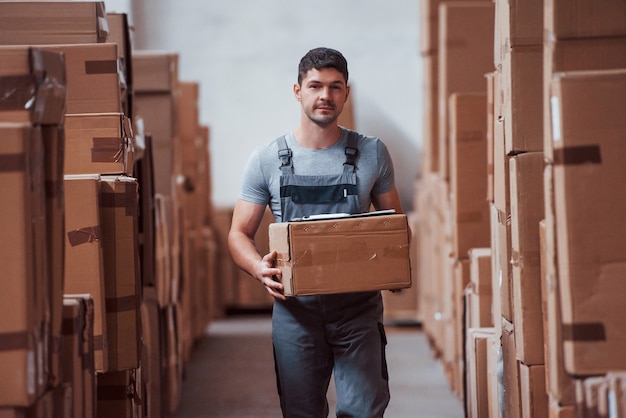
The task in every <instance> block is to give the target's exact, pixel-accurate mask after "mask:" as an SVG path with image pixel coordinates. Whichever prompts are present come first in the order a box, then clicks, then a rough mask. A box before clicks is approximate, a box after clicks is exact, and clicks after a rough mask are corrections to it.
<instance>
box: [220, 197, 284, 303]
mask: <svg viewBox="0 0 626 418" xmlns="http://www.w3.org/2000/svg"><path fill="white" fill-rule="evenodd" d="M264 213H265V206H264V205H259V204H256V203H250V202H246V201H245V200H241V199H239V200H238V201H237V203H236V204H235V210H234V212H233V220H232V223H231V226H230V232H229V233H228V248H229V249H230V253H231V255H232V257H233V260H235V263H236V264H237V265H238V266H239V267H240V268H241V269H243V270H245V271H246V272H247V273H248V274H250V275H251V276H252V277H254V278H255V279H257V280H258V281H260V282H261V283H262V284H263V285H264V286H265V288H266V289H267V291H268V293H269V294H270V295H272V296H273V297H275V298H278V299H285V296H284V295H283V285H282V284H281V283H280V282H278V281H276V280H274V277H278V278H280V274H281V272H280V269H278V268H275V267H274V261H275V259H276V251H272V252H271V253H269V254H266V255H265V256H262V255H261V254H259V251H258V250H257V248H256V244H255V242H254V236H255V234H256V231H257V229H258V228H259V225H260V223H261V220H262V219H263V214H264Z"/></svg>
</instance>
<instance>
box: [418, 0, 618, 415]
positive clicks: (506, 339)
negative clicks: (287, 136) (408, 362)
mask: <svg viewBox="0 0 626 418" xmlns="http://www.w3.org/2000/svg"><path fill="white" fill-rule="evenodd" d="M433 3H434V2H432V1H423V2H422V4H423V5H426V4H428V6H424V7H423V8H422V10H423V11H427V10H429V7H432V5H433ZM464 5H465V3H459V2H450V3H446V2H443V3H441V4H439V11H440V15H439V20H438V21H437V24H436V25H435V24H434V20H433V19H432V18H431V19H427V18H426V16H424V17H423V19H422V21H423V22H430V24H428V25H427V26H426V27H425V32H423V33H427V34H428V35H429V36H428V37H425V38H424V39H429V40H430V42H431V44H432V43H433V42H432V38H433V37H434V36H439V40H438V45H440V46H441V45H442V43H445V39H446V36H447V35H446V31H445V22H444V20H445V16H446V12H445V11H444V10H445V9H446V8H453V7H458V8H462V7H463V6H464ZM465 6H466V7H467V6H468V5H465ZM460 15H461V16H462V17H460V19H462V18H465V19H467V23H466V24H468V25H469V24H471V23H470V22H473V21H475V20H476V18H475V17H472V14H471V13H470V12H467V13H464V14H460ZM625 15H626V7H625V6H624V5H623V4H622V3H621V2H613V3H611V4H610V5H609V4H605V5H603V6H600V5H599V4H598V3H597V2H593V1H582V2H575V3H571V2H566V1H559V0H545V1H540V0H535V1H528V2H521V1H514V0H497V1H495V14H494V16H493V17H492V19H493V24H494V26H493V28H494V32H493V42H491V43H483V44H482V45H481V47H482V48H483V49H487V48H491V51H492V59H493V67H492V69H491V70H488V71H484V76H485V80H486V83H485V89H483V88H477V89H476V91H474V92H471V91H470V92H464V91H462V90H461V91H459V92H454V91H446V84H445V81H440V83H439V91H438V93H437V95H438V97H439V99H440V101H439V104H440V107H439V108H436V107H435V106H434V105H433V104H432V97H431V96H432V94H431V92H432V89H426V91H425V93H426V99H425V100H426V102H425V107H426V109H427V112H428V113H427V117H426V122H427V123H426V126H425V146H424V153H425V155H424V159H425V160H426V161H425V163H424V164H423V165H422V167H423V170H422V172H421V176H420V179H419V181H418V186H417V195H416V206H417V207H418V214H419V217H420V219H424V220H425V221H423V224H422V225H421V226H420V231H421V232H422V237H420V240H421V242H427V243H428V244H427V245H422V250H421V251H420V253H419V254H420V258H419V260H418V265H420V269H421V271H420V275H422V277H428V276H429V275H430V276H431V277H436V278H437V280H438V281H440V282H441V284H433V283H432V282H431V283H430V284H429V283H427V281H426V280H422V281H420V297H421V300H420V303H423V304H424V305H426V306H427V308H425V311H426V312H427V314H426V316H425V320H424V324H425V329H426V331H427V333H428V334H429V336H430V337H431V339H433V342H434V345H435V347H437V348H438V350H437V351H436V353H437V354H442V361H443V362H444V364H447V363H449V362H450V361H453V357H452V356H450V355H449V354H447V352H448V351H452V352H454V351H455V350H456V348H454V347H458V344H457V343H456V340H455V338H450V335H452V334H454V335H455V336H457V337H458V336H459V335H461V336H462V338H464V340H463V342H464V344H465V347H466V351H465V354H466V355H465V357H464V361H465V365H464V366H465V374H464V377H465V382H466V385H467V386H466V388H467V390H466V391H465V392H464V393H461V396H465V397H466V399H465V405H466V412H467V413H468V416H470V417H474V416H489V417H492V418H495V417H502V416H507V417H509V416H510V417H542V416H545V417H547V416H550V417H569V416H573V415H574V414H575V413H576V414H578V416H581V417H582V416H584V417H587V416H607V415H609V414H613V415H610V416H621V415H618V412H617V411H618V410H619V406H620V405H621V403H620V402H621V398H620V396H622V397H623V395H622V392H620V390H621V383H620V382H621V380H620V378H619V377H617V375H618V371H619V370H623V369H624V366H625V365H624V364H623V356H621V355H620V354H618V353H623V350H624V346H623V341H624V338H623V336H624V332H625V330H624V326H623V323H621V322H622V321H620V317H619V314H618V313H617V309H618V306H619V302H618V297H617V296H616V295H618V294H621V293H622V291H623V289H622V288H621V286H622V285H621V284H620V283H619V280H617V278H618V277H623V274H624V271H623V268H622V267H623V266H622V265H623V261H624V260H623V254H624V253H625V251H624V249H625V247H626V243H625V242H624V240H623V237H622V236H621V235H623V234H621V235H620V233H619V232H618V231H621V230H622V229H623V228H620V226H622V225H623V220H621V218H620V217H619V215H618V213H621V212H623V210H624V208H623V207H622V206H623V203H624V199H623V196H622V194H621V193H620V192H618V191H617V190H616V189H615V188H614V187H612V186H611V184H615V181H616V179H618V178H619V179H621V178H624V174H625V173H624V172H623V167H624V165H623V164H620V163H619V162H618V161H619V160H620V158H622V159H623V158H624V156H623V155H622V154H623V152H622V148H623V147H619V146H618V145H617V144H618V141H617V138H618V137H619V136H620V135H622V136H623V133H624V132H625V131H626V128H625V127H624V124H623V118H621V117H619V116H618V114H620V112H622V113H623V108H624V106H625V104H624V103H623V102H624V100H623V97H624V94H623V90H624V86H626V82H625V80H624V74H625V71H626V63H624V57H626V54H624V50H623V48H624V39H626V38H625V36H626V26H625V25H624V16H625ZM447 16H448V17H450V16H452V14H451V13H450V10H448V14H447ZM431 50H432V49H431ZM482 52H484V51H482ZM438 53H439V54H442V52H441V51H438ZM438 62H439V66H440V68H439V69H438V74H446V75H447V80H452V79H454V77H455V75H454V72H455V71H456V72H459V73H462V74H459V75H457V77H461V75H464V74H468V73H469V72H468V66H469V64H470V63H472V62H473V61H472V60H470V59H466V60H465V62H464V65H463V66H456V68H455V67H452V66H450V65H448V63H447V62H446V60H445V59H439V61H438ZM425 63H426V65H427V66H430V67H432V65H431V62H430V61H429V58H428V55H426V59H425ZM446 66H447V68H446ZM442 67H444V68H442ZM446 72H452V73H453V74H452V75H451V74H448V73H446ZM433 74H434V73H433V72H432V71H431V72H428V71H426V77H425V79H426V80H427V83H431V84H432V76H433ZM485 91H486V100H484V102H483V103H484V106H483V108H482V109H480V108H481V106H482V105H477V106H475V108H476V109H480V110H478V112H480V115H477V116H474V117H473V118H472V120H473V121H476V120H478V119H480V122H478V124H479V125H481V126H483V128H484V129H485V130H486V135H485V138H486V146H485V147H484V148H483V149H484V151H485V152H486V156H485V155H474V154H472V153H471V152H470V151H468V150H463V149H462V148H459V150H463V151H462V152H458V153H457V154H455V152H456V151H455V146H458V145H455V137H456V136H458V135H457V134H455V124H457V125H458V124H459V123H460V121H461V119H460V118H459V115H460V114H461V113H460V112H462V111H463V106H462V103H463V101H467V100H469V97H471V96H472V95H474V96H475V95H478V94H484V93H483V92H485ZM429 94H430V95H429ZM442 96H443V98H445V99H447V100H448V106H449V107H448V108H447V110H446V111H445V113H444V110H442V109H443V107H442V106H441V99H442ZM437 113H438V114H437ZM435 117H437V118H439V119H438V120H439V121H440V123H439V125H438V128H439V132H438V133H437V134H436V135H433V129H432V127H433V124H432V120H433V119H434V118H435ZM442 118H443V119H442ZM429 121H431V122H429ZM483 124H484V125H483ZM464 126H465V127H466V128H468V129H470V130H471V131H472V132H478V131H479V130H480V129H478V128H476V127H471V125H469V124H467V123H465V124H464ZM444 129H447V131H444ZM433 137H438V138H439V139H440V141H439V143H438V146H434V145H433V141H432V138H433ZM622 145H623V144H622ZM455 155H456V156H459V155H461V156H462V157H463V159H464V160H473V161H475V162H476V166H475V167H474V170H473V172H477V170H486V175H485V176H484V179H485V183H486V184H485V185H484V186H485V188H486V189H485V190H486V193H485V194H483V190H482V189H481V190H480V192H478V191H476V192H475V193H480V194H481V197H484V198H485V202H486V204H487V205H488V208H487V209H488V214H489V221H488V222H487V223H486V225H480V224H479V225H476V228H477V230H474V232H473V234H472V235H471V238H472V239H474V238H476V237H477V236H478V235H479V234H480V233H487V234H489V237H490V238H489V239H488V241H487V246H484V247H486V248H481V247H483V245H477V244H479V243H474V242H471V243H469V246H470V248H469V250H468V249H467V248H465V247H460V246H459V242H460V241H459V240H458V237H460V236H463V231H464V230H465V228H467V226H466V225H464V224H463V221H467V220H468V219H469V218H468V216H466V217H465V218H462V217H459V215H458V213H459V212H458V211H459V210H460V209H462V210H464V211H466V212H468V211H469V210H470V208H471V207H472V206H471V204H470V203H469V202H468V201H467V200H465V201H464V200H463V194H462V192H460V191H465V192H469V190H471V189H472V188H473V187H474V184H475V183H473V181H472V180H471V179H469V175H468V174H467V172H464V171H463V170H464V169H466V168H465V167H468V164H469V163H468V161H461V160H459V158H455ZM446 163H447V165H446ZM458 173H462V174H463V175H459V174H458ZM437 189H439V190H444V192H443V194H444V195H446V196H449V199H448V198H447V197H444V198H443V199H442V198H441V197H440V194H441V192H438V191H437ZM455 199H458V202H455ZM438 202H439V203H438ZM461 203H463V204H462V205H461V206H459V204H461ZM597 213H602V216H598V215H595V214H597ZM474 218H476V217H474ZM477 231H479V232H477ZM447 240H450V242H449V243H448V242H447ZM447 250H450V251H447ZM461 251H462V252H463V253H461ZM466 251H469V254H470V261H469V263H470V267H469V270H470V274H469V281H470V284H469V286H466V287H464V286H465V284H466V282H465V280H466V279H464V278H463V274H462V272H463V270H464V269H463V266H462V265H461V266H460V267H459V266H458V265H457V266H456V269H455V270H454V271H456V272H457V274H456V276H454V275H452V274H450V267H449V264H450V259H449V257H448V254H455V256H456V257H459V255H461V254H464V253H465V252H466ZM459 261H460V260H459ZM485 263H490V264H491V266H490V267H491V268H485V267H484V264H485ZM459 272H460V273H459ZM450 277H454V278H453V279H452V283H453V284H452V285H451V284H449V283H450V282H451V279H450ZM480 283H483V286H484V284H488V285H487V286H486V287H481V285H480ZM455 284H456V285H457V286H458V287H455ZM459 289H461V290H462V291H463V292H464V294H465V301H466V302H465V307H463V306H462V305H459V303H458V299H457V297H458V290H459ZM486 289H488V290H486ZM483 294H484V295H485V297H484V298H482V297H481V295H483ZM486 295H489V297H487V296H486ZM451 300H452V301H453V302H450V301H451ZM455 307H456V309H458V310H460V312H464V314H465V319H466V321H465V324H464V326H465V332H464V333H463V332H462V333H461V334H459V331H458V329H459V326H458V325H455V326H454V327H456V329H457V330H456V331H454V333H451V332H450V330H449V329H450V327H449V325H447V324H446V322H447V321H448V318H451V319H452V321H453V322H457V321H458V318H457V316H456V315H455V313H454V312H455V310H454V309H455ZM485 356H486V361H483V359H484V358H485ZM479 364H483V369H482V370H481V369H480V366H478V365H479ZM446 369H448V367H446ZM498 370H500V371H501V372H498ZM485 373H486V378H485V376H484V374H485ZM592 376H593V378H592ZM597 376H600V377H597ZM449 377H450V384H451V386H452V388H453V390H455V392H456V393H459V391H458V390H456V389H455V388H456V387H457V386H458V382H457V381H456V380H455V378H454V374H453V373H450V374H449ZM476 388H480V389H481V390H478V391H477V390H475V389H476ZM482 389H484V391H483V390H482ZM485 393H486V394H487V397H486V399H485V396H484V394H485ZM485 402H486V403H487V405H486V407H484V408H483V406H484V405H485ZM609 410H610V411H611V412H610V413H609ZM484 411H487V412H484Z"/></svg>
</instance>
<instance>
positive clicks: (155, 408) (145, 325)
mask: <svg viewBox="0 0 626 418" xmlns="http://www.w3.org/2000/svg"><path fill="white" fill-rule="evenodd" d="M141 324H142V327H141V332H142V342H143V344H142V353H141V369H142V382H143V391H142V392H143V394H144V395H143V396H144V397H145V398H144V399H143V400H144V406H145V409H146V411H145V412H146V414H145V416H146V417H149V418H158V417H162V416H163V414H162V413H161V408H162V402H163V401H162V399H161V385H162V384H163V383H162V382H161V380H162V379H161V370H162V364H161V362H162V358H163V355H164V352H163V350H164V347H162V345H161V340H162V338H163V336H164V334H163V329H162V316H161V314H160V311H159V303H158V295H157V292H156V289H155V288H154V287H144V288H143V298H142V301H141Z"/></svg>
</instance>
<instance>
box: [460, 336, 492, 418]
mask: <svg viewBox="0 0 626 418" xmlns="http://www.w3.org/2000/svg"><path fill="white" fill-rule="evenodd" d="M494 334H495V331H494V329H493V328H469V329H468V330H467V337H466V345H467V348H466V351H465V352H466V360H465V366H466V378H467V381H466V387H467V395H466V401H465V404H466V410H467V413H468V415H467V416H468V417H476V418H478V417H488V416H489V398H488V392H489V390H488V384H487V373H488V369H487V345H488V342H489V339H490V338H492V337H493V336H494Z"/></svg>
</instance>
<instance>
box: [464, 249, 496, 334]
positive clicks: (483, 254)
mask: <svg viewBox="0 0 626 418" xmlns="http://www.w3.org/2000/svg"><path fill="white" fill-rule="evenodd" d="M469 262H470V286H469V291H470V293H471V295H472V296H473V299H474V302H473V303H471V304H470V305H469V306H468V312H467V316H468V318H467V319H468V321H467V326H468V328H485V327H493V325H494V322H493V319H494V315H493V313H492V301H493V290H492V288H493V279H492V277H491V275H492V271H491V248H473V249H471V250H470V251H469Z"/></svg>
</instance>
